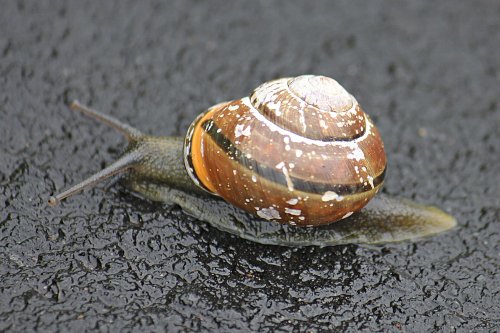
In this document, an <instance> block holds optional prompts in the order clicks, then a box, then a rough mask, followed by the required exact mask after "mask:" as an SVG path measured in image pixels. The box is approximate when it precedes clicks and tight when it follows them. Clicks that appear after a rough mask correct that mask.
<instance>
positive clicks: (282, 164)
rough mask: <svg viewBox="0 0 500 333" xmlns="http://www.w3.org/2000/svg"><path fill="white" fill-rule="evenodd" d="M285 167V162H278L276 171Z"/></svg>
mask: <svg viewBox="0 0 500 333" xmlns="http://www.w3.org/2000/svg"><path fill="white" fill-rule="evenodd" d="M284 166H285V162H283V161H282V162H279V163H278V164H276V169H282V168H283V167H284Z"/></svg>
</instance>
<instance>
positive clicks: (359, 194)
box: [48, 75, 456, 246]
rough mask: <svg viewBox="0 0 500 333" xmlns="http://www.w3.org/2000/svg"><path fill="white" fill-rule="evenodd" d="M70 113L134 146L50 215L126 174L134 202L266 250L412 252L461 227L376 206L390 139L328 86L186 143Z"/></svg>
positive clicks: (271, 95) (234, 110) (244, 109)
mask: <svg viewBox="0 0 500 333" xmlns="http://www.w3.org/2000/svg"><path fill="white" fill-rule="evenodd" d="M71 108H72V109H73V110H77V111H80V112H82V113H83V114H85V115H88V116H90V117H93V118H95V119H97V120H99V121H101V122H103V123H105V124H107V125H109V126H111V127H113V128H115V129H116V130H118V131H119V132H121V133H122V134H123V135H124V136H125V137H126V138H127V139H128V141H129V145H128V147H127V149H126V151H125V153H124V154H123V155H122V157H120V158H119V159H118V160H116V161H115V162H114V163H112V164H111V165H110V166H108V167H106V168H105V169H103V170H101V171H100V172H97V173H96V174H94V175H93V176H91V177H90V178H88V179H86V180H84V181H83V182H81V183H80V184H78V185H75V186H73V187H71V188H70V189H68V190H66V191H64V192H62V193H60V194H58V195H56V196H52V197H50V199H49V201H48V203H49V205H51V206H54V205H56V204H57V203H59V202H60V201H61V200H63V199H65V198H67V197H69V196H71V195H73V194H75V193H77V192H79V191H81V190H83V189H85V188H88V187H91V186H93V185H94V184H96V183H98V182H100V181H102V180H104V179H106V178H108V177H110V176H113V175H116V174H119V173H126V175H127V176H126V179H125V182H126V185H127V186H128V187H129V188H130V189H131V190H132V191H133V192H136V193H138V194H140V195H142V196H143V197H145V198H147V199H150V200H154V201H160V202H166V203H172V204H177V205H179V206H180V207H181V208H182V209H183V210H184V211H186V212H187V213H188V214H191V215H193V216H194V217H196V218H198V219H199V220H203V221H206V222H208V223H210V224H211V225H213V226H215V227H216V228H218V229H220V230H223V231H227V232H230V233H233V234H236V235H238V236H240V237H242V238H246V239H249V240H252V241H255V242H259V243H263V244H274V245H288V246H307V245H319V246H328V245H337V244H345V243H381V242H391V241H401V240H405V239H414V238H418V237H422V236H425V235H429V234H435V233H438V232H441V231H444V230H447V229H450V228H452V227H453V226H455V224H456V221H455V219H454V218H453V217H452V216H450V215H448V214H446V213H445V212H443V211H441V210H439V209H438V208H435V207H432V206H423V205H419V204H417V203H414V202H412V201H410V200H407V199H401V198H393V197H389V196H387V195H383V194H379V195H378V196H375V194H376V193H377V192H379V190H380V188H381V186H382V184H383V181H384V177H385V173H386V155H385V151H384V145H383V142H382V139H381V137H380V134H379V131H378V130H377V128H376V127H375V125H374V124H373V122H372V121H371V119H370V118H369V117H368V115H366V114H365V113H364V111H363V110H362V109H361V107H360V105H359V104H358V102H357V101H356V99H355V98H354V97H353V96H352V95H350V94H349V93H348V92H347V91H346V90H345V89H344V88H343V87H342V86H341V85H340V84H339V83H338V82H337V81H335V80H334V79H331V78H328V77H325V76H315V75H302V76H298V77H294V78H282V79H277V80H274V81H270V82H266V83H263V84H261V85H260V86H258V87H257V88H256V89H255V90H254V91H253V92H252V93H251V95H250V96H247V97H244V98H241V99H237V100H233V101H229V102H223V103H220V104H217V105H215V106H212V107H211V108H209V109H208V110H207V111H205V112H203V113H202V114H200V115H199V116H198V117H197V118H196V119H195V120H194V122H193V123H192V124H191V126H190V127H189V129H188V131H187V135H186V137H185V138H179V137H153V136H149V135H146V134H143V133H142V132H140V131H139V130H137V129H135V128H133V127H131V126H129V125H127V124H124V123H122V122H120V121H119V120H117V119H115V118H112V117H110V116H107V115H104V114H102V113H99V112H97V111H95V110H93V109H90V108H89V107H87V106H84V105H82V104H80V103H79V102H78V101H74V102H73V103H72V104H71ZM372 198H374V199H373V200H372ZM370 200H371V201H370ZM363 207H364V208H363Z"/></svg>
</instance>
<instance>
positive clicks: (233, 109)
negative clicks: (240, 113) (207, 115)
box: [227, 104, 240, 111]
mask: <svg viewBox="0 0 500 333" xmlns="http://www.w3.org/2000/svg"><path fill="white" fill-rule="evenodd" d="M239 108H240V106H239V105H237V104H236V105H230V106H229V107H228V108H227V109H228V110H229V111H236V110H238V109H239Z"/></svg>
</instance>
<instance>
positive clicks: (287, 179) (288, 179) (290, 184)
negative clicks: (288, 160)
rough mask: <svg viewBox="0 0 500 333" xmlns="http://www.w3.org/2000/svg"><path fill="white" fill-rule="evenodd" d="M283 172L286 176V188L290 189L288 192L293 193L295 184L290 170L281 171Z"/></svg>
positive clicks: (283, 169) (284, 168)
mask: <svg viewBox="0 0 500 333" xmlns="http://www.w3.org/2000/svg"><path fill="white" fill-rule="evenodd" d="M281 170H282V171H283V175H284V176H285V180H286V186H287V187H288V191H290V192H293V183H292V179H290V175H289V174H288V170H287V168H286V167H283V168H282V169H281Z"/></svg>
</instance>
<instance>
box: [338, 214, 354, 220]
mask: <svg viewBox="0 0 500 333" xmlns="http://www.w3.org/2000/svg"><path fill="white" fill-rule="evenodd" d="M352 213H354V212H349V213H347V214H345V215H344V216H342V217H341V218H340V219H341V220H342V219H345V218H348V217H349V216H351V215H352Z"/></svg>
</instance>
